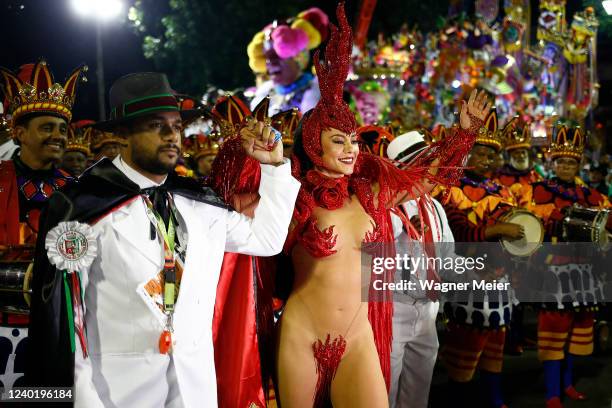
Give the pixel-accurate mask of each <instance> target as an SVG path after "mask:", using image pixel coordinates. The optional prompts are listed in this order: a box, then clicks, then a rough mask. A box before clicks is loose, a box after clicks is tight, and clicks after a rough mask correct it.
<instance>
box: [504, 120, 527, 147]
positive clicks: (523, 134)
mask: <svg viewBox="0 0 612 408" xmlns="http://www.w3.org/2000/svg"><path fill="white" fill-rule="evenodd" d="M501 138H502V142H503V145H504V149H505V150H506V151H510V150H514V149H529V148H531V126H530V125H529V123H526V122H525V121H523V120H522V119H521V118H520V117H519V116H515V117H513V118H512V119H510V120H509V121H508V123H506V126H504V128H503V129H502V131H501Z"/></svg>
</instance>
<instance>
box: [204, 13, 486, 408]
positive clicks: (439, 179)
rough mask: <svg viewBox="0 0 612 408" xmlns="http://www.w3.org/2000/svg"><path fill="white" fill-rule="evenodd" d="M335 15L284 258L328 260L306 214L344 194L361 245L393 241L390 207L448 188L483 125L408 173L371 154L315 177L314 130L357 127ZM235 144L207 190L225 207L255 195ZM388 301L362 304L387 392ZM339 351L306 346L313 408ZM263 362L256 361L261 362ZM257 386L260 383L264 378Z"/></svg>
mask: <svg viewBox="0 0 612 408" xmlns="http://www.w3.org/2000/svg"><path fill="white" fill-rule="evenodd" d="M336 15H337V18H338V23H339V27H336V26H335V25H333V24H330V27H329V29H330V37H329V41H328V43H327V46H326V48H325V54H324V57H323V58H322V57H321V54H320V51H319V50H318V51H317V52H316V53H315V55H314V65H315V67H316V72H317V76H318V79H319V87H320V90H321V100H320V101H319V103H318V104H317V106H316V107H315V108H314V109H313V110H311V111H309V112H308V113H307V114H306V115H305V116H304V117H303V119H302V121H301V122H300V125H299V126H298V129H297V131H296V134H295V144H294V154H293V156H292V173H293V176H294V177H295V178H297V179H298V180H300V181H301V183H302V188H301V189H300V192H299V195H298V198H297V202H296V207H295V210H294V214H293V222H292V225H295V227H294V228H293V229H292V230H291V231H290V233H289V236H288V238H287V241H286V243H285V248H284V250H285V253H287V254H289V253H291V251H292V249H293V248H294V247H295V245H297V244H299V245H302V246H303V247H304V248H305V249H306V250H307V251H308V252H309V254H310V255H311V256H313V257H326V256H330V255H332V254H334V253H335V252H336V250H335V249H334V247H335V244H336V234H335V232H334V226H330V227H329V228H326V229H324V230H320V229H319V228H318V227H317V219H316V217H315V216H314V213H313V210H314V208H315V207H317V206H318V207H321V208H325V209H328V210H334V209H338V208H341V207H342V206H343V205H344V201H345V199H346V198H349V197H350V196H351V195H355V196H356V198H357V199H358V200H359V202H360V203H361V205H362V206H363V208H364V209H365V211H366V212H367V214H368V215H369V216H371V217H372V219H373V220H374V230H373V231H372V232H369V233H368V234H367V235H366V237H365V239H364V242H366V243H368V242H389V243H392V242H393V234H392V232H393V231H392V227H391V223H390V217H389V209H390V208H391V207H393V206H395V205H396V204H397V203H398V201H399V200H400V197H402V196H404V197H406V196H407V195H408V194H409V193H412V194H415V193H416V195H419V194H420V193H424V192H425V187H424V186H423V184H422V182H423V181H424V180H428V181H430V182H432V183H440V184H444V185H451V184H455V183H456V182H457V181H458V179H459V177H460V176H461V174H462V171H463V168H462V163H463V161H464V159H465V157H466V155H467V154H468V152H469V151H470V149H471V148H472V145H473V143H474V140H475V138H476V133H475V132H474V131H473V129H479V128H480V126H481V125H482V121H480V120H479V119H477V118H475V117H471V121H472V124H473V126H472V127H471V129H470V130H469V131H465V130H460V129H458V130H456V131H454V132H453V133H451V134H449V135H448V136H447V137H446V138H445V139H444V140H442V141H440V142H437V143H434V144H432V145H430V146H429V147H428V148H427V149H426V150H424V151H423V152H422V153H420V154H419V156H418V157H417V158H416V159H415V161H414V162H413V165H411V166H410V167H403V168H398V167H396V166H395V165H394V164H393V163H392V162H390V161H388V160H385V159H383V158H381V157H378V156H376V155H373V154H370V153H360V154H359V155H358V157H357V161H356V163H355V169H354V173H353V174H352V175H350V176H345V177H341V178H329V177H326V176H324V175H323V174H322V173H320V172H318V171H316V170H315V166H318V167H323V162H322V160H321V155H322V153H323V152H322V147H321V132H322V131H323V130H325V129H329V128H334V129H337V130H340V131H342V132H344V133H346V134H351V133H354V132H355V131H356V129H357V127H358V126H357V122H356V120H355V117H354V114H353V113H352V112H351V111H350V109H349V107H348V105H347V104H346V103H345V102H344V101H343V99H342V90H343V86H344V81H345V79H346V77H347V75H348V70H349V65H350V57H351V47H352V34H351V29H350V27H349V25H348V22H347V19H346V16H345V13H344V5H343V3H340V4H339V5H338V8H337V11H336ZM239 143H240V141H239V138H235V139H233V140H232V139H230V140H228V141H227V142H226V143H225V144H224V145H223V146H222V147H221V152H220V154H219V156H218V157H217V160H216V161H215V164H214V165H213V173H214V174H216V175H213V177H212V183H213V188H214V189H215V190H216V191H217V193H218V194H220V195H221V196H222V197H224V198H225V199H226V200H228V202H233V201H235V199H236V197H237V196H239V195H240V194H244V193H247V192H255V191H257V185H256V184H257V182H258V177H257V169H258V168H257V167H256V166H253V165H252V164H251V163H250V161H251V160H252V159H250V158H247V157H245V155H244V153H243V150H242V149H239V148H238V146H239ZM436 159H438V160H439V163H444V166H437V169H438V171H437V173H436V175H435V176H434V175H432V174H431V173H430V172H429V170H430V169H431V163H432V162H433V161H434V160H436ZM215 168H216V171H215ZM246 169H248V171H247V170H246ZM422 235H424V234H422ZM384 247H388V248H393V247H394V246H393V245H386V246H384ZM384 256H394V254H384ZM285 272H286V271H283V273H285ZM356 273H360V272H358V271H356ZM392 273H393V271H387V272H386V274H387V275H386V276H383V277H382V279H384V281H387V282H389V281H391V280H392V278H393V277H392V275H391V274H392ZM258 275H259V277H260V278H261V276H262V275H264V274H262V273H261V271H260V273H258ZM376 279H381V276H380V275H377V276H376ZM260 282H261V281H260ZM266 292H269V291H266ZM391 295H392V294H391V293H385V294H383V295H382V296H381V293H380V292H377V291H375V290H374V289H373V288H372V286H371V287H370V301H369V304H368V317H369V321H370V324H371V325H372V329H373V333H374V340H375V344H376V348H377V351H378V354H379V357H380V363H381V368H382V372H383V375H384V377H385V382H386V384H387V388H388V387H389V376H390V352H391V317H392V313H393V303H392V296H391ZM258 300H261V299H258ZM270 318H271V316H270ZM345 347H346V341H345V339H344V338H343V337H342V336H339V337H336V338H334V339H330V336H329V335H328V336H327V337H326V338H325V339H319V340H317V341H316V342H315V343H314V344H313V355H314V358H315V359H316V362H317V373H318V376H319V379H318V382H317V387H316V394H315V401H314V406H315V407H320V406H330V402H329V401H330V389H331V381H332V379H333V377H334V375H335V372H336V370H337V368H338V365H339V364H340V361H341V359H342V356H343V354H344V350H345ZM264 348H265V347H264ZM260 349H262V347H261V345H260ZM266 357H267V356H262V357H261V359H262V363H263V362H264V359H265V358H266ZM264 384H266V382H265V377H264Z"/></svg>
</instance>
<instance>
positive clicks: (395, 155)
mask: <svg viewBox="0 0 612 408" xmlns="http://www.w3.org/2000/svg"><path fill="white" fill-rule="evenodd" d="M426 147H427V143H426V142H425V138H424V137H423V135H422V134H421V133H420V132H418V131H416V130H411V131H410V132H407V133H403V134H401V135H399V136H398V137H396V138H395V139H393V140H392V141H391V143H389V146H387V157H388V158H390V159H391V160H397V161H399V162H400V163H407V162H409V161H410V160H412V159H413V158H414V157H416V155H418V154H419V153H421V152H422V151H423V150H424V149H425V148H426Z"/></svg>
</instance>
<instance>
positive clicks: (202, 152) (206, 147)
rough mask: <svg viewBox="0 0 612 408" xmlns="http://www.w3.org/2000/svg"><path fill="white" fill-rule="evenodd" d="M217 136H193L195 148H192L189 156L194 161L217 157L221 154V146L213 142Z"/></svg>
mask: <svg viewBox="0 0 612 408" xmlns="http://www.w3.org/2000/svg"><path fill="white" fill-rule="evenodd" d="M214 136H215V135H212V136H211V135H209V136H206V135H204V134H197V135H194V136H193V142H194V143H193V146H192V147H191V149H189V150H190V152H188V153H189V155H190V156H191V157H193V159H194V160H196V161H197V160H198V159H199V158H200V157H204V156H216V155H217V153H219V144H218V143H217V142H216V141H215V140H213V137H214Z"/></svg>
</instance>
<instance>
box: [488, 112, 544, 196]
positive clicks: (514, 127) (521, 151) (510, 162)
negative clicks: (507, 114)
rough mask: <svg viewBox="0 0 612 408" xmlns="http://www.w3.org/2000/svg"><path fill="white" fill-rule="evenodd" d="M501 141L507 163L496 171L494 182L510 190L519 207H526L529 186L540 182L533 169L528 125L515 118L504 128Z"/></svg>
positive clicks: (540, 178) (539, 177)
mask: <svg viewBox="0 0 612 408" xmlns="http://www.w3.org/2000/svg"><path fill="white" fill-rule="evenodd" d="M502 140H503V143H504V150H505V151H506V155H507V163H506V164H505V165H504V166H503V167H501V168H500V169H499V170H498V171H497V174H496V175H495V178H496V181H497V182H498V183H499V184H502V185H504V186H506V187H508V188H509V189H510V191H511V192H512V195H513V196H514V198H515V200H516V203H517V204H518V206H519V207H527V206H528V205H529V202H530V201H531V184H533V183H535V182H537V181H541V180H542V177H541V176H540V175H539V174H538V173H537V172H536V171H535V170H534V168H533V164H534V163H533V160H532V158H531V151H530V150H531V129H530V126H529V124H528V123H526V122H524V121H523V120H522V118H520V117H518V116H515V117H514V118H512V119H511V120H510V121H509V122H508V123H507V124H506V126H504V128H503V130H502Z"/></svg>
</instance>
